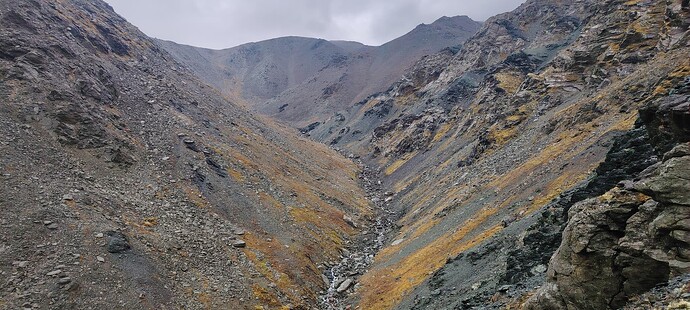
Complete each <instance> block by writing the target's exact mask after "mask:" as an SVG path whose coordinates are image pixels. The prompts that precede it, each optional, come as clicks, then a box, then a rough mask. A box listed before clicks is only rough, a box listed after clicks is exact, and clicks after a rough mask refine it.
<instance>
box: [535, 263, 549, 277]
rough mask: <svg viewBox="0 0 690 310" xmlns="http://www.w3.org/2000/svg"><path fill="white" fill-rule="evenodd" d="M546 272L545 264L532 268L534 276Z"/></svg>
mask: <svg viewBox="0 0 690 310" xmlns="http://www.w3.org/2000/svg"><path fill="white" fill-rule="evenodd" d="M544 272H546V266H545V265H543V264H540V265H537V266H535V267H534V268H532V273H533V274H535V275H536V274H540V273H544Z"/></svg>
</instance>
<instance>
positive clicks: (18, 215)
mask: <svg viewBox="0 0 690 310" xmlns="http://www.w3.org/2000/svg"><path fill="white" fill-rule="evenodd" d="M296 71H299V70H296ZM295 75H296V76H297V75H299V74H297V73H296V74H295ZM0 137H2V138H1V139H0V140H2V141H1V142H0V278H1V279H2V281H0V309H28V308H33V309H95V308H103V309H106V308H111V309H225V308H228V307H230V308H233V309H257V308H262V307H263V308H278V307H281V306H285V307H287V308H298V309H299V308H300V307H301V308H311V307H312V306H313V305H317V304H318V302H319V301H318V297H319V292H320V291H322V290H325V288H326V287H327V284H325V283H324V282H323V280H322V277H321V270H320V269H319V268H323V264H325V263H326V262H331V261H338V260H340V258H341V248H342V247H343V244H346V243H348V242H350V240H352V239H353V238H354V237H355V236H360V235H361V234H360V231H358V230H357V229H355V228H354V227H353V224H352V223H353V221H356V222H358V223H362V224H364V223H366V218H367V216H369V214H370V212H371V209H370V207H369V201H368V200H367V199H366V197H365V194H364V192H363V190H362V189H361V188H360V187H359V184H358V182H357V181H356V180H357V179H358V173H359V169H358V167H357V166H356V165H355V164H353V163H352V162H351V161H349V160H347V159H345V158H344V157H342V156H340V155H339V154H337V153H335V152H333V151H331V150H329V149H328V148H327V147H325V146H323V145H320V144H318V143H315V142H311V141H308V140H306V139H303V138H300V137H297V136H296V135H295V134H294V130H288V129H286V128H283V127H279V126H275V125H272V124H271V123H268V122H264V121H260V120H258V119H257V118H255V117H252V116H251V115H250V113H249V112H247V111H246V110H244V109H242V108H240V107H238V106H237V105H236V104H234V103H232V102H229V101H227V100H225V99H223V98H222V97H221V95H220V94H219V93H218V92H217V91H215V90H213V89H211V88H210V87H208V86H207V85H206V84H205V83H204V82H202V81H200V80H199V79H198V78H197V77H195V76H194V75H193V74H192V73H191V72H190V71H188V70H185V69H184V68H181V65H180V63H178V62H176V61H175V60H174V59H173V57H172V56H170V54H168V53H167V52H165V51H164V50H162V49H160V48H159V47H158V45H157V44H155V43H154V42H153V41H152V40H151V39H150V38H148V37H146V36H145V35H144V34H142V33H141V32H139V31H138V30H137V29H136V28H135V27H134V26H132V25H130V24H128V23H127V22H126V21H125V20H124V19H122V18H121V17H119V16H118V15H117V14H115V13H114V12H113V10H112V8H110V7H109V6H108V5H107V4H106V3H105V2H103V1H100V0H61V1H33V0H13V1H0ZM345 218H348V219H349V220H348V221H349V224H348V221H345ZM263 308H262V309H263Z"/></svg>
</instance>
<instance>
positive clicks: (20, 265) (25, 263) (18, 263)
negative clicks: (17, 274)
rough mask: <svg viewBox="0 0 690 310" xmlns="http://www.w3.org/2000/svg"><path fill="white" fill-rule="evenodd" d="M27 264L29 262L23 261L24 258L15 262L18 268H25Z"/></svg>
mask: <svg viewBox="0 0 690 310" xmlns="http://www.w3.org/2000/svg"><path fill="white" fill-rule="evenodd" d="M28 265H29V262H28V261H25V260H24V261H21V262H17V267H19V268H26V266H28Z"/></svg>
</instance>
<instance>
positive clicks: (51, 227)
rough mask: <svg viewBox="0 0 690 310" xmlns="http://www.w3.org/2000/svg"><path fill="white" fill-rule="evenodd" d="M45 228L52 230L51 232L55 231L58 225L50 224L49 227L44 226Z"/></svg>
mask: <svg viewBox="0 0 690 310" xmlns="http://www.w3.org/2000/svg"><path fill="white" fill-rule="evenodd" d="M46 227H48V229H53V230H55V229H57V228H58V224H55V223H52V224H50V225H48V226H46Z"/></svg>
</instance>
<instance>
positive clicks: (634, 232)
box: [526, 144, 690, 309]
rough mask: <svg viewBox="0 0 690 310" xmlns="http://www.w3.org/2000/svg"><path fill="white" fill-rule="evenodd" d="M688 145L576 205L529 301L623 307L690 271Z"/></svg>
mask: <svg viewBox="0 0 690 310" xmlns="http://www.w3.org/2000/svg"><path fill="white" fill-rule="evenodd" d="M688 147H689V145H688V144H683V145H680V146H678V147H676V148H675V149H673V150H672V151H671V152H670V153H667V155H666V156H665V158H664V161H663V162H661V163H659V164H657V165H654V166H652V167H650V168H649V169H647V170H646V171H645V172H643V173H642V176H641V179H640V180H638V181H636V182H635V183H634V184H633V185H632V186H629V183H625V185H623V186H622V188H616V189H614V190H611V191H609V192H608V193H606V194H605V195H603V196H601V197H598V198H593V199H589V200H586V201H584V202H582V203H579V204H577V205H575V206H574V207H573V208H572V209H571V210H570V218H571V219H570V221H569V223H568V226H567V227H566V229H565V231H564V232H563V243H562V244H561V246H560V248H559V249H558V250H557V251H556V253H555V254H554V256H553V258H552V259H551V262H550V264H549V270H548V279H547V283H546V284H545V285H544V287H543V288H542V289H540V290H539V292H537V293H536V295H535V296H534V297H532V299H531V300H530V301H529V302H528V303H527V305H526V309H604V308H614V309H616V308H620V307H622V306H624V305H625V304H626V302H627V301H628V299H629V298H630V297H631V296H633V295H636V294H640V293H643V292H646V291H647V290H650V289H651V288H653V287H654V286H656V285H657V284H660V283H665V282H666V281H668V279H669V278H670V277H672V276H673V275H676V274H682V273H687V272H690V225H688V224H690V200H688V197H687V189H688V188H690V187H689V186H690V183H689V181H688V178H689V177H690V152H688V151H689V149H688ZM681 188H682V189H684V190H681Z"/></svg>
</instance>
